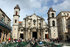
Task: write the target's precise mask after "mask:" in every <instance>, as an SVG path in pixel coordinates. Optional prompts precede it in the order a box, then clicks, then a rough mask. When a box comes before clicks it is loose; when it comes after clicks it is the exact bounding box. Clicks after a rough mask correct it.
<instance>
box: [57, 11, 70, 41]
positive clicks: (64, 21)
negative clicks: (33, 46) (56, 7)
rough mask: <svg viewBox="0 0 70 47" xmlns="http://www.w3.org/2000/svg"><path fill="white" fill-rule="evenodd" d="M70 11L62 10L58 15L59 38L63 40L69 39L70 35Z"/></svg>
mask: <svg viewBox="0 0 70 47" xmlns="http://www.w3.org/2000/svg"><path fill="white" fill-rule="evenodd" d="M69 17H70V12H69V11H62V12H60V13H59V14H58V15H57V25H58V34H59V39H61V40H64V41H65V40H67V37H68V38H70V37H69V35H70V34H68V32H69V31H68V30H69V29H70V28H69V25H70V22H69V21H70V20H69Z"/></svg>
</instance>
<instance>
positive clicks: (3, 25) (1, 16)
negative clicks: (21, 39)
mask: <svg viewBox="0 0 70 47" xmlns="http://www.w3.org/2000/svg"><path fill="white" fill-rule="evenodd" d="M10 32H11V20H10V18H9V17H8V16H7V15H6V14H5V12H4V11H2V9H0V42H3V41H4V42H6V40H8V39H9V38H10Z"/></svg>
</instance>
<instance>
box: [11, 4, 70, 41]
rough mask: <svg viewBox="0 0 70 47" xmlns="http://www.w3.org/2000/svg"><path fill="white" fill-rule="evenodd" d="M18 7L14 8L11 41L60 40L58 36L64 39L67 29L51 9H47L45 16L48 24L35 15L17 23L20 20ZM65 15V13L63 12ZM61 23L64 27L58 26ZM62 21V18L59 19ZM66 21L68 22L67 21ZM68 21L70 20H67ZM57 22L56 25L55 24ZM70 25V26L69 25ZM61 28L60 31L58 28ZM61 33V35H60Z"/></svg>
mask: <svg viewBox="0 0 70 47" xmlns="http://www.w3.org/2000/svg"><path fill="white" fill-rule="evenodd" d="M19 13H20V7H19V6H18V5H16V6H15V8H14V15H13V26H12V37H13V39H19V38H22V39H24V40H25V39H26V40H28V39H32V38H35V39H40V38H41V39H58V38H59V39H61V38H60V37H59V36H63V38H66V37H65V36H66V35H64V34H65V33H64V31H66V30H67V27H66V26H65V25H67V24H65V25H64V23H63V22H62V21H61V20H60V18H59V17H60V16H62V15H59V14H60V13H59V14H58V15H57V16H56V11H55V10H53V9H52V8H49V10H48V12H47V15H48V19H47V20H48V24H47V23H46V22H45V20H44V18H42V17H41V16H38V15H36V14H35V13H34V14H32V15H30V16H26V17H25V18H24V19H23V21H19V18H20V15H19ZM65 13H66V12H65ZM58 19H59V20H60V21H61V23H63V25H64V26H62V25H59V24H60V22H59V20H58ZM61 19H62V17H61ZM67 21H68V20H67ZM69 21H70V20H69ZM57 22H58V23H57ZM64 22H65V21H64ZM69 25H70V24H69ZM59 26H62V27H63V29H62V28H61V29H62V30H60V27H59ZM61 32H63V33H61ZM60 34H61V35H60Z"/></svg>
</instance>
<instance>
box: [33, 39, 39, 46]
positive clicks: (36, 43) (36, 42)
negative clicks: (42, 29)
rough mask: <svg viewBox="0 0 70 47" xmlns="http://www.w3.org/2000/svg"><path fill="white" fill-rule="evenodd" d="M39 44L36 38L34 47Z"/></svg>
mask: <svg viewBox="0 0 70 47" xmlns="http://www.w3.org/2000/svg"><path fill="white" fill-rule="evenodd" d="M37 45H38V41H37V39H36V40H35V43H34V45H33V47H36V46H37Z"/></svg>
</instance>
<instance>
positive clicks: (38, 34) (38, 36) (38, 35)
mask: <svg viewBox="0 0 70 47" xmlns="http://www.w3.org/2000/svg"><path fill="white" fill-rule="evenodd" d="M39 38H40V33H39V31H38V32H37V39H39Z"/></svg>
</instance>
